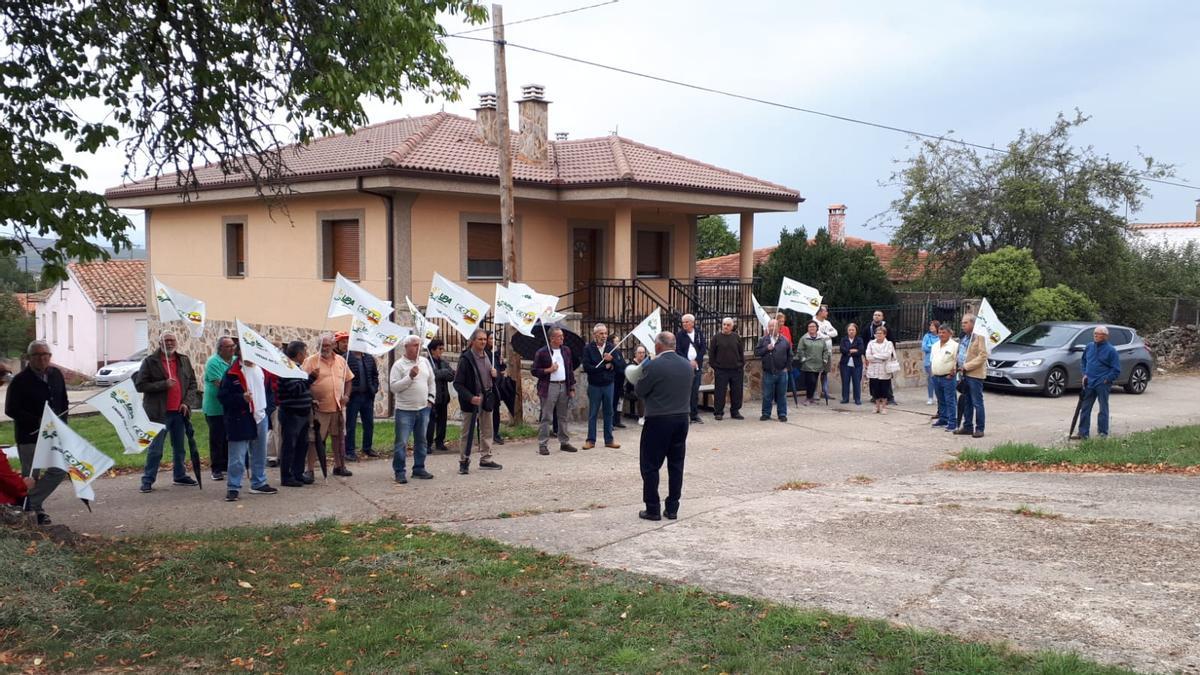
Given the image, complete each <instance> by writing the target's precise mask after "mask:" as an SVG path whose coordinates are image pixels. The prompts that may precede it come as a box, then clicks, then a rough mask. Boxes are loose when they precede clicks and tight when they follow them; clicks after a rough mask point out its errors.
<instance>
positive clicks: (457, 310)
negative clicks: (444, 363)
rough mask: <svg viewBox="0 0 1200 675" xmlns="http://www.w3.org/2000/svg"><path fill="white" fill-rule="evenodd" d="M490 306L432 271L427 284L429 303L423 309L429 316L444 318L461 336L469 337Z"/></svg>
mask: <svg viewBox="0 0 1200 675" xmlns="http://www.w3.org/2000/svg"><path fill="white" fill-rule="evenodd" d="M489 309H491V307H490V306H489V305H488V304H487V303H486V302H484V301H483V300H480V299H479V298H477V297H475V295H474V294H473V293H471V292H470V291H468V290H467V289H465V288H463V287H462V286H459V285H458V284H456V283H454V282H452V281H450V280H449V279H447V278H446V277H443V276H442V275H440V274H438V273H437V272H434V273H433V283H432V284H430V286H429V304H428V305H427V306H426V307H425V311H426V312H428V313H429V316H431V317H432V316H440V317H442V318H443V319H446V320H447V321H449V322H450V323H451V324H453V325H454V328H455V329H456V330H458V332H459V333H461V334H462V336H463V337H465V338H469V337H471V332H472V331H474V330H475V329H476V328H478V327H479V322H480V321H483V317H485V316H487V313H488V310H489Z"/></svg>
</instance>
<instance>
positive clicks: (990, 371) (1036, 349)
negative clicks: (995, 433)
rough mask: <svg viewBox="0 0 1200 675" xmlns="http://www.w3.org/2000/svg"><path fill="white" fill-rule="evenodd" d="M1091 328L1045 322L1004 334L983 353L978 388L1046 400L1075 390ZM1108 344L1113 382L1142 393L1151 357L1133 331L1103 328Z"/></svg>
mask: <svg viewBox="0 0 1200 675" xmlns="http://www.w3.org/2000/svg"><path fill="white" fill-rule="evenodd" d="M1097 325H1099V324H1095V323H1085V322H1075V321H1046V322H1043V323H1039V324H1034V325H1032V326H1029V327H1028V328H1025V329H1024V330H1022V331H1020V332H1017V333H1014V334H1012V335H1010V336H1009V337H1008V339H1007V340H1005V341H1004V342H1002V343H1000V344H999V345H997V346H996V348H995V349H993V350H992V353H991V354H989V355H988V362H987V379H986V380H984V386H987V387H992V388H996V389H1010V390H1022V391H1037V392H1041V393H1043V394H1045V395H1046V396H1049V397H1051V398H1057V397H1059V396H1062V395H1063V392H1065V391H1066V390H1068V389H1079V388H1081V387H1082V386H1083V370H1082V368H1081V367H1080V363H1081V361H1082V360H1083V350H1084V348H1085V347H1087V345H1088V343H1090V342H1091V341H1092V329H1093V328H1095V327H1096V326H1097ZM1106 325H1108V324H1106ZM1108 341H1109V342H1110V343H1111V344H1112V346H1113V347H1116V348H1117V354H1119V355H1120V357H1121V376H1120V377H1119V378H1117V381H1116V383H1115V384H1117V385H1118V386H1121V387H1124V388H1125V391H1127V392H1129V393H1130V394H1141V393H1142V392H1144V391H1146V387H1148V386H1149V385H1150V378H1151V376H1152V374H1153V373H1154V355H1153V354H1151V353H1150V350H1149V349H1147V348H1146V343H1144V342H1142V338H1141V337H1139V336H1138V334H1137V331H1135V330H1134V329H1132V328H1129V327H1127V326H1113V325H1108Z"/></svg>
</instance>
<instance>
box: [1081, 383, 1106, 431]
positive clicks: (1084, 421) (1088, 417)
mask: <svg viewBox="0 0 1200 675" xmlns="http://www.w3.org/2000/svg"><path fill="white" fill-rule="evenodd" d="M1111 389H1112V385H1110V384H1105V383H1100V384H1090V383H1089V384H1088V386H1086V387H1084V388H1083V404H1082V405H1081V406H1079V436H1080V437H1081V438H1087V437H1088V435H1089V434H1091V430H1092V405H1093V404H1094V403H1096V401H1099V402H1100V412H1098V413H1097V414H1096V430H1097V431H1099V432H1100V435H1101V436H1107V435H1108V394H1109V391H1110V390H1111Z"/></svg>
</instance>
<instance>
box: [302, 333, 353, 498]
mask: <svg viewBox="0 0 1200 675" xmlns="http://www.w3.org/2000/svg"><path fill="white" fill-rule="evenodd" d="M333 344H334V339H333V336H332V335H330V334H328V333H326V334H325V335H322V336H321V351H320V352H319V353H317V354H313V355H312V356H310V357H308V358H307V359H305V360H304V365H303V366H302V368H304V372H306V373H310V374H312V373H315V374H316V376H317V379H316V380H314V381H313V383H312V389H311V391H312V397H313V408H314V409H315V410H314V412H313V423H314V426H315V427H316V429H315V430H314V432H313V442H312V443H311V444H310V445H309V446H308V472H307V473H305V474H304V477H303V480H304V482H305V483H311V482H312V481H313V467H314V465H315V464H316V461H317V445H316V444H317V443H324V442H325V440H326V439H328V438H331V437H332V438H333V475H335V476H352V475H353V474H352V473H351V472H350V470H349V469H347V468H346V418H345V413H346V404H347V403H348V402H349V401H350V381H351V380H353V379H354V373H352V372H350V366H349V365H347V364H346V359H343V358H342V357H341V356H338V355H337V354H336V353H335V352H334V351H333Z"/></svg>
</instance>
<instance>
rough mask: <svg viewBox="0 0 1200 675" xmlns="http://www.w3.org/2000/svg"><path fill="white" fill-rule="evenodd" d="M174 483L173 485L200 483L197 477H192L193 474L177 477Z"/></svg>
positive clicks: (190, 485) (193, 485)
mask: <svg viewBox="0 0 1200 675" xmlns="http://www.w3.org/2000/svg"><path fill="white" fill-rule="evenodd" d="M172 484H173V485H183V486H186V487H196V486H197V485H199V483H197V482H196V479H195V478H192V477H191V476H184V477H183V478H176V479H175V481H174V482H173V483H172Z"/></svg>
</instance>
